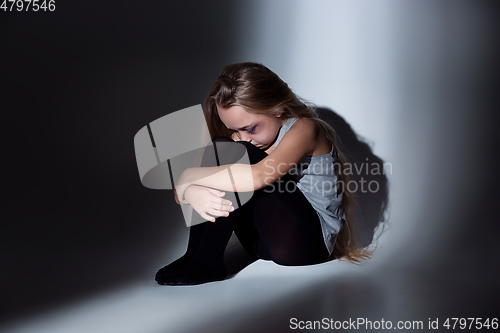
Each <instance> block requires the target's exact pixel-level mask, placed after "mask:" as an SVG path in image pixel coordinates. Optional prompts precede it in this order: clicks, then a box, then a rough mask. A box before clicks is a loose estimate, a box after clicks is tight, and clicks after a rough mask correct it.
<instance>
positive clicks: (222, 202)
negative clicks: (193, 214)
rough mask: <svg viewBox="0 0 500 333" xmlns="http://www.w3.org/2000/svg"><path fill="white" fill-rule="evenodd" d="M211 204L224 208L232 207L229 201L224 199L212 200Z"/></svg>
mask: <svg viewBox="0 0 500 333" xmlns="http://www.w3.org/2000/svg"><path fill="white" fill-rule="evenodd" d="M211 202H213V203H216V204H219V205H224V206H232V205H233V203H232V202H231V201H229V200H226V199H220V198H212V200H211Z"/></svg>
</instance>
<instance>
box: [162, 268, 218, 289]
mask: <svg viewBox="0 0 500 333" xmlns="http://www.w3.org/2000/svg"><path fill="white" fill-rule="evenodd" d="M226 275H227V272H226V268H225V267H224V264H222V266H219V267H218V268H216V269H215V268H214V267H210V268H207V267H203V266H198V265H186V266H184V267H182V268H179V269H177V270H175V271H173V272H171V273H169V274H166V275H162V276H160V277H159V278H158V279H157V281H158V284H160V285H168V286H184V285H196V284H202V283H208V282H214V281H221V280H224V279H225V278H226Z"/></svg>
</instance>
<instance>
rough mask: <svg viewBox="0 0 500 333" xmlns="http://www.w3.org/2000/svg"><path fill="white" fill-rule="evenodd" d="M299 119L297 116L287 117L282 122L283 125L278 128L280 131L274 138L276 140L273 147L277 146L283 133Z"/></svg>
mask: <svg viewBox="0 0 500 333" xmlns="http://www.w3.org/2000/svg"><path fill="white" fill-rule="evenodd" d="M297 120H299V118H288V119H287V120H286V122H285V123H284V124H283V126H282V127H281V129H280V133H279V134H278V138H277V139H276V142H275V143H274V149H276V147H278V144H279V143H280V141H281V139H283V136H284V135H285V133H286V132H288V130H289V129H290V128H291V127H292V125H293V124H295V122H296V121H297Z"/></svg>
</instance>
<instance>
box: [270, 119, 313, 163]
mask: <svg viewBox="0 0 500 333" xmlns="http://www.w3.org/2000/svg"><path fill="white" fill-rule="evenodd" d="M317 134H318V129H317V126H316V122H315V121H314V120H312V119H307V118H301V119H298V120H297V121H296V122H295V123H294V124H293V125H292V127H290V129H289V130H288V132H286V134H285V135H284V136H283V139H282V140H281V143H280V145H283V144H284V143H285V144H286V142H295V143H297V142H300V144H301V145H302V146H305V147H306V152H305V153H306V155H309V154H312V153H313V152H314V150H315V147H316V139H317ZM278 147H279V145H278Z"/></svg>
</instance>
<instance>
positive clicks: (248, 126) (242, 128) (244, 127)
mask: <svg viewBox="0 0 500 333" xmlns="http://www.w3.org/2000/svg"><path fill="white" fill-rule="evenodd" d="M255 125H257V124H255V123H252V124H250V125H247V126H243V127H240V128H238V129H236V130H233V131H239V130H244V129H247V128H250V127H252V126H255ZM228 129H230V128H229V127H228Z"/></svg>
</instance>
